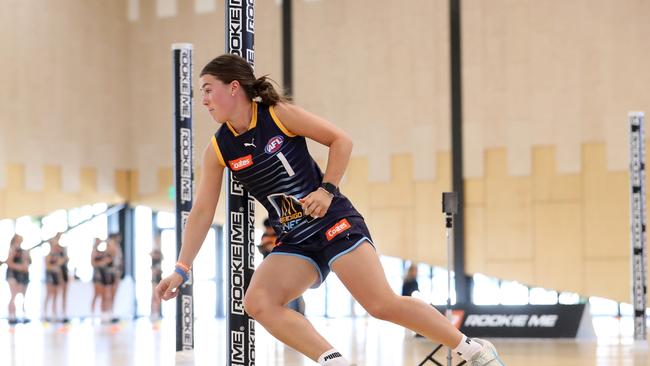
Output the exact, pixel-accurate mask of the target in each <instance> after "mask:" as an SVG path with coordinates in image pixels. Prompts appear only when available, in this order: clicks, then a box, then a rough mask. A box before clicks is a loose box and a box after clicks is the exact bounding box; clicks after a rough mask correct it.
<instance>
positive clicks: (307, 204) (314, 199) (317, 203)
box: [300, 189, 334, 219]
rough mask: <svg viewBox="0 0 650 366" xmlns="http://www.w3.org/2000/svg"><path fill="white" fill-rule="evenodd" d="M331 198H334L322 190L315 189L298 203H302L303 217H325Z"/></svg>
mask: <svg viewBox="0 0 650 366" xmlns="http://www.w3.org/2000/svg"><path fill="white" fill-rule="evenodd" d="M333 198H334V197H332V195H331V194H329V193H327V191H325V190H323V189H317V190H315V191H313V192H311V193H310V194H308V195H307V197H305V198H303V199H301V200H300V202H301V203H302V210H303V212H304V213H305V215H309V216H311V217H313V218H315V219H317V218H319V217H323V216H325V214H326V213H327V210H328V209H329V208H330V205H331V204H332V199H333Z"/></svg>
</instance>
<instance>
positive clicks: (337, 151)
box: [273, 103, 352, 186]
mask: <svg viewBox="0 0 650 366" xmlns="http://www.w3.org/2000/svg"><path fill="white" fill-rule="evenodd" d="M273 109H274V111H275V114H276V115H277V116H278V118H279V119H280V121H281V122H282V124H283V125H284V126H285V127H287V129H289V131H291V132H293V133H295V134H296V135H300V136H305V137H308V138H310V139H312V140H314V141H316V142H318V143H320V144H322V145H325V146H327V147H329V155H328V157H327V168H326V169H325V176H324V177H323V181H324V182H328V183H332V184H334V185H335V186H338V185H339V183H340V182H341V178H343V174H344V173H345V169H346V168H347V166H348V162H349V161H350V155H351V154H352V139H351V138H350V137H349V136H348V135H347V134H346V133H345V132H344V131H343V130H341V129H340V128H338V127H337V126H336V125H334V124H333V123H331V122H329V121H327V120H326V119H324V118H322V117H319V116H317V115H315V114H312V113H309V112H307V111H306V110H304V109H302V108H300V107H298V106H295V105H293V104H288V103H278V104H277V105H275V107H274V108H273Z"/></svg>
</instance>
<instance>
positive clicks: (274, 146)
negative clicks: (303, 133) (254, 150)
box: [264, 135, 284, 154]
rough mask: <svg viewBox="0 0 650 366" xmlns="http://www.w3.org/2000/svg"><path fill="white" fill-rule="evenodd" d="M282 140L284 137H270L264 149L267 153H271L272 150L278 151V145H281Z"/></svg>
mask: <svg viewBox="0 0 650 366" xmlns="http://www.w3.org/2000/svg"><path fill="white" fill-rule="evenodd" d="M283 142H284V137H282V136H280V135H277V136H273V137H271V139H270V140H269V142H267V143H266V147H265V148H264V151H266V153H267V154H273V153H274V152H276V151H278V149H280V146H282V143H283Z"/></svg>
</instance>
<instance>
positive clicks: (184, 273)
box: [174, 267, 190, 283]
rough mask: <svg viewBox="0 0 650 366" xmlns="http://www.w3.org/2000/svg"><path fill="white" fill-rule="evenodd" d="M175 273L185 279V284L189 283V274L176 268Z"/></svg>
mask: <svg viewBox="0 0 650 366" xmlns="http://www.w3.org/2000/svg"><path fill="white" fill-rule="evenodd" d="M174 272H176V273H178V274H179V275H181V277H182V278H183V283H185V282H187V281H188V280H189V279H190V276H189V275H188V274H187V272H185V271H183V270H182V269H181V268H178V267H176V269H174Z"/></svg>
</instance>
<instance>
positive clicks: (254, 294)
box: [244, 289, 275, 320]
mask: <svg viewBox="0 0 650 366" xmlns="http://www.w3.org/2000/svg"><path fill="white" fill-rule="evenodd" d="M274 305H275V304H274V302H273V300H272V298H271V296H269V294H267V293H266V292H265V291H255V290H251V289H249V290H248V291H247V292H246V295H244V310H246V313H247V314H248V315H249V316H250V317H251V318H253V319H257V320H259V319H260V318H262V317H264V314H266V313H268V312H269V310H271V309H272V308H273V306H274Z"/></svg>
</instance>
